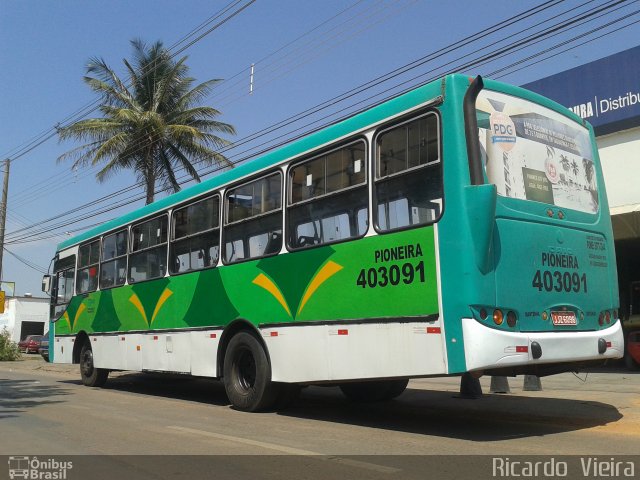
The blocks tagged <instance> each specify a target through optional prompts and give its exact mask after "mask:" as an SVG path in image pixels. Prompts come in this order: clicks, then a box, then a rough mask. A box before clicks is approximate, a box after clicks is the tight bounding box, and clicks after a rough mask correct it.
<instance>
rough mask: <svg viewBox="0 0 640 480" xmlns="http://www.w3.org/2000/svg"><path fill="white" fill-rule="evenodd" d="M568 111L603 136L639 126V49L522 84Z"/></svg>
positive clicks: (639, 47)
mask: <svg viewBox="0 0 640 480" xmlns="http://www.w3.org/2000/svg"><path fill="white" fill-rule="evenodd" d="M523 87H524V88H526V89H528V90H532V91H534V92H537V93H539V94H541V95H544V96H545V97H549V98H551V99H552V100H555V101H556V102H558V103H560V104H562V105H564V106H566V107H568V108H570V109H571V110H572V111H573V112H574V113H575V114H576V115H578V116H580V117H582V118H584V119H585V120H587V121H588V122H589V123H591V124H592V125H593V126H594V128H595V130H596V133H597V134H599V135H603V134H606V133H612V132H615V131H618V130H623V129H626V128H632V127H636V126H638V125H640V46H638V47H634V48H631V49H629V50H625V51H623V52H620V53H616V54H615V55H611V56H609V57H605V58H602V59H600V60H596V61H595V62H591V63H587V64H586V65H582V66H580V67H576V68H572V69H571V70H567V71H565V72H561V73H558V74H556V75H552V76H550V77H546V78H543V79H541V80H537V81H535V82H531V83H528V84H526V85H523Z"/></svg>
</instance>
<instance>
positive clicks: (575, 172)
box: [571, 160, 580, 183]
mask: <svg viewBox="0 0 640 480" xmlns="http://www.w3.org/2000/svg"><path fill="white" fill-rule="evenodd" d="M571 171H572V172H573V177H574V178H575V179H576V183H578V172H579V171H580V168H579V167H578V163H577V162H576V161H575V160H574V161H573V162H571Z"/></svg>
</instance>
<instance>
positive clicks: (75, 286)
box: [74, 237, 102, 295]
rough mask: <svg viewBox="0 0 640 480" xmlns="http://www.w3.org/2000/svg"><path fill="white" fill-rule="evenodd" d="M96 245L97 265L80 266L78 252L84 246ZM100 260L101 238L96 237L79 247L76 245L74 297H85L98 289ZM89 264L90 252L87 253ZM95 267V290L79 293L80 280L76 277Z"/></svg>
mask: <svg viewBox="0 0 640 480" xmlns="http://www.w3.org/2000/svg"><path fill="white" fill-rule="evenodd" d="M96 242H97V243H98V261H97V263H88V264H87V265H84V266H80V250H81V249H82V248H83V247H86V246H88V245H89V246H90V245H91V244H93V243H96ZM101 258H102V237H98V238H92V239H91V240H89V241H87V242H84V243H82V244H80V245H78V258H77V261H76V271H75V275H76V278H75V285H74V290H75V293H76V295H87V294H89V293H93V292H97V291H98V290H99V289H100V264H101V261H100V259H101ZM89 262H91V250H90V251H89ZM93 266H95V267H96V268H97V272H96V288H94V289H89V290H85V291H80V289H79V286H80V279H79V278H78V276H79V275H80V272H81V271H85V270H89V269H90V268H91V267H93Z"/></svg>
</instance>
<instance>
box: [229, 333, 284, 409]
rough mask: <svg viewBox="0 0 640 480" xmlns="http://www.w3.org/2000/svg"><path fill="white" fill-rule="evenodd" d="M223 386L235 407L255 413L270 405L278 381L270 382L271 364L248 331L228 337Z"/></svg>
mask: <svg viewBox="0 0 640 480" xmlns="http://www.w3.org/2000/svg"><path fill="white" fill-rule="evenodd" d="M223 375H224V388H225V390H226V392H227V396H228V397H229V401H230V402H231V404H232V405H233V406H234V407H235V408H237V409H238V410H242V411H245V412H257V411H259V410H266V409H269V408H270V407H272V406H273V405H274V403H275V401H276V399H277V397H278V393H279V390H280V389H279V388H278V387H279V384H276V383H274V382H272V381H271V365H269V360H268V359H267V354H266V352H265V351H264V348H263V347H262V344H261V343H260V341H259V340H258V339H257V338H256V337H255V336H254V335H252V334H251V333H249V332H239V333H237V334H236V335H234V337H233V338H232V339H231V341H230V342H229V346H228V347H227V351H226V352H225V354H224V366H223Z"/></svg>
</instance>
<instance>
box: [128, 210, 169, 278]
mask: <svg viewBox="0 0 640 480" xmlns="http://www.w3.org/2000/svg"><path fill="white" fill-rule="evenodd" d="M131 237H132V240H133V241H132V245H131V255H129V283H135V282H141V281H144V280H150V279H152V278H159V277H164V275H165V274H166V273H167V265H166V264H167V216H166V215H162V216H161V217H156V218H154V219H152V220H148V221H146V222H144V223H140V224H138V225H134V226H133V227H132V228H131Z"/></svg>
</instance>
